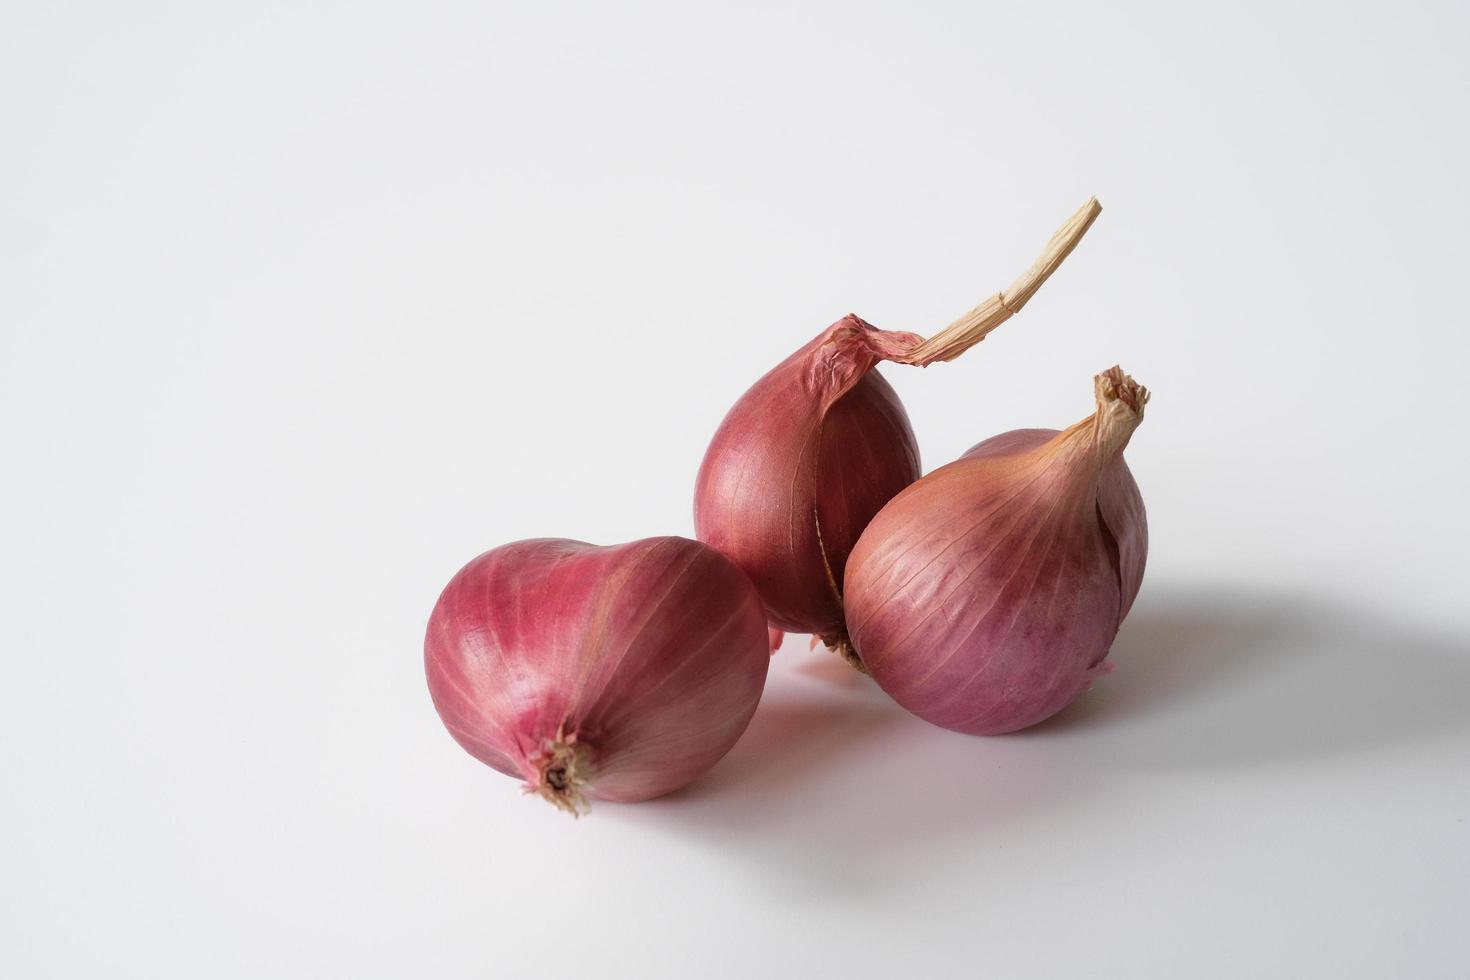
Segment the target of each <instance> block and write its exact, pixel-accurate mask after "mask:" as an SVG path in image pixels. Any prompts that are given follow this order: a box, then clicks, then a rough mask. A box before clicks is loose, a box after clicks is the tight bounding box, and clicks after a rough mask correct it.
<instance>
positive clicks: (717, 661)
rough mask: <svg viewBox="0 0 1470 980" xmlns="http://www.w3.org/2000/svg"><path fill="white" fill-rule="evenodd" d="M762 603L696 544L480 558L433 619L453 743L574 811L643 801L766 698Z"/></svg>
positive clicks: (693, 769) (674, 541)
mask: <svg viewBox="0 0 1470 980" xmlns="http://www.w3.org/2000/svg"><path fill="white" fill-rule="evenodd" d="M770 646H771V636H770V634H769V633H768V631H767V627H766V621H765V614H764V611H763V610H762V608H761V603H760V598H759V596H758V595H757V594H756V591H755V589H754V588H753V587H752V586H751V584H750V582H749V580H748V579H747V578H746V577H745V575H744V574H743V573H741V571H740V570H739V569H738V568H737V567H736V566H735V565H734V564H732V563H731V562H730V561H729V560H728V559H726V558H724V557H723V556H721V555H720V554H718V553H717V552H715V551H714V550H713V549H711V548H708V547H706V546H704V545H702V544H699V543H698V542H696V541H690V540H688V539H685V538H677V537H659V538H647V539H644V540H641V541H634V542H631V543H628V544H623V545H614V546H609V547H597V546H594V545H590V544H586V543H584V542H580V541H568V540H561V539H550V538H542V539H534V540H529V541H518V542H515V543H513V544H507V545H504V546H502V547H499V548H496V549H494V550H492V551H488V552H486V553H485V554H483V555H480V556H479V557H478V558H476V559H474V560H473V561H471V562H470V563H469V564H468V565H466V566H465V567H464V568H463V569H461V570H460V571H459V573H458V574H456V575H455V576H454V578H453V579H452V580H451V581H450V583H449V585H448V586H447V587H446V588H445V589H444V592H443V594H442V595H441V596H440V597H439V601H438V603H437V604H436V605H435V607H434V612H433V614H432V615H431V617H430V619H429V626H428V631H427V634H426V637H425V641H424V668H425V673H426V674H427V677H428V683H429V693H430V694H431V696H432V697H433V700H434V707H435V708H436V709H437V710H438V712H439V716H440V718H441V719H442V720H443V721H444V725H445V727H446V728H448V729H449V733H450V734H451V735H452V736H453V737H454V739H455V741H457V742H459V744H460V745H461V746H462V747H463V748H464V749H465V750H466V751H467V752H469V753H470V755H472V756H474V757H475V758H476V759H479V760H480V761H481V762H483V763H485V764H486V765H488V766H490V767H491V768H493V769H495V770H497V771H499V772H502V773H504V774H506V775H508V776H514V777H518V778H520V779H522V780H523V781H524V783H525V789H526V791H527V792H534V793H537V794H539V795H541V796H543V797H545V798H546V799H547V800H549V801H550V802H552V803H554V804H556V805H557V806H558V807H560V808H562V809H565V810H568V811H569V812H572V813H574V814H575V813H579V812H583V811H585V810H586V808H587V805H588V803H587V801H588V800H591V799H598V800H610V801H618V802H633V801H637V800H646V799H650V798H652V797H656V796H661V795H663V794H665V793H669V792H672V791H673V790H676V789H678V788H680V787H681V786H684V785H685V784H687V783H689V782H690V781H692V780H694V779H695V778H697V777H698V776H700V775H701V774H703V773H704V772H705V771H707V770H708V769H709V768H710V767H711V766H713V765H714V764H715V763H716V762H718V761H719V759H720V758H721V757H722V756H724V754H725V753H726V752H728V751H729V749H730V747H731V746H733V745H734V744H735V742H736V740H737V739H738V738H739V737H740V735H741V733H742V732H744V731H745V727H746V725H747V724H748V723H749V722H750V718H751V715H752V714H754V712H755V707H756V704H757V702H758V701H759V700H760V695H761V690H762V689H763V687H764V686H765V679H766V671H767V668H768V666H769V663H770Z"/></svg>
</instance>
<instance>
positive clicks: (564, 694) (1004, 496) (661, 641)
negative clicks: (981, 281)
mask: <svg viewBox="0 0 1470 980" xmlns="http://www.w3.org/2000/svg"><path fill="white" fill-rule="evenodd" d="M1100 211H1101V207H1100V206H1099V205H1098V203H1097V201H1096V200H1095V199H1094V200H1090V201H1088V202H1087V204H1086V205H1084V206H1083V207H1082V209H1081V210H1079V211H1078V212H1077V213H1076V214H1075V215H1073V216H1072V218H1071V219H1070V220H1069V221H1068V222H1067V223H1066V224H1065V225H1063V226H1062V228H1061V229H1059V230H1058V232H1057V233H1056V235H1054V236H1053V237H1052V239H1051V241H1050V242H1049V243H1048V244H1047V247H1046V249H1045V251H1044V253H1043V255H1042V256H1041V258H1040V259H1038V260H1037V262H1036V263H1035V264H1034V265H1033V266H1032V267H1031V268H1030V269H1029V270H1028V271H1027V272H1026V273H1025V274H1024V275H1022V276H1021V278H1020V279H1018V280H1017V281H1016V282H1015V283H1014V284H1012V286H1011V287H1010V288H1009V289H1007V290H1005V291H1003V292H1001V293H997V294H996V295H995V296H994V297H992V298H991V299H989V300H986V301H985V302H984V303H981V304H980V305H979V306H977V307H976V308H975V309H974V310H972V311H971V312H970V313H968V314H966V315H965V316H964V317H961V318H960V319H959V320H957V321H956V322H955V323H954V324H952V325H951V326H949V327H947V328H945V329H944V330H942V331H940V332H939V333H937V334H935V335H934V336H933V337H932V338H930V339H928V340H925V339H924V338H923V337H920V336H917V335H915V334H910V333H900V332H894V331H884V330H879V329H877V328H875V327H873V326H871V325H869V324H868V323H865V322H864V321H862V320H861V319H859V318H857V317H855V316H846V317H843V318H842V319H841V320H839V321H837V322H836V323H834V324H833V325H832V326H830V327H828V328H827V329H826V330H824V331H823V332H822V333H821V334H819V335H818V336H817V337H816V338H815V339H813V340H812V341H811V342H810V343H808V344H807V345H806V346H804V347H802V348H801V349H800V350H798V351H797V352H796V353H794V354H792V355H791V356H790V357H788V358H787V359H786V360H784V361H782V362H781V363H780V364H779V365H777V366H776V367H775V368H774V369H773V370H772V371H770V372H769V373H767V374H766V375H765V376H764V377H762V378H761V379H760V380H759V381H757V382H756V383H755V384H754V385H753V386H752V387H751V388H750V390H749V391H747V392H746V393H745V395H744V396H742V397H741V399H740V400H739V401H738V402H737V403H736V404H735V406H734V408H732V409H731V410H730V412H729V414H728V415H727V416H726V417H725V420H724V422H723V423H721V425H720V428H719V430H718V431H717V432H716V433H715V436H714V439H713V440H712V441H711V443H710V446H709V449H708V451H707V453H706V455H705V459H704V463H703V465H702V466H701V467H700V470H699V477H698V480H697V484H696V490H695V504H694V515H695V528H696V532H697V534H698V537H699V541H690V540H688V539H685V538H678V537H661V538H648V539H645V540H641V541H634V542H632V543H629V544H623V545H614V546H610V547H595V546H593V545H589V544H585V543H582V542H578V541H567V540H560V539H537V540H530V541H519V542H515V543H513V544H508V545H504V546H502V547H499V548H495V549H494V550H491V551H488V552H486V553H485V554H482V555H480V556H479V557H478V558H476V559H474V560H473V561H471V562H470V563H469V564H468V565H466V566H465V567H464V568H463V569H461V570H460V571H459V573H458V574H457V575H455V576H454V578H453V579H452V580H451V581H450V583H449V585H448V587H446V588H445V590H444V592H443V594H442V595H441V596H440V598H439V601H438V604H437V605H436V606H435V608H434V612H433V614H432V616H431V618H430V620H429V626H428V633H427V637H426V640H425V654H424V657H425V667H426V670H427V674H428V681H429V690H430V693H431V694H432V696H433V699H434V704H435V707H436V708H437V709H438V711H439V715H440V717H441V718H442V719H443V721H444V724H445V725H446V727H447V728H448V729H449V732H450V733H451V734H452V735H453V736H454V738H455V739H456V740H457V741H458V742H459V743H460V744H461V745H462V746H463V747H464V748H465V749H466V750H467V751H468V752H469V753H470V754H471V755H473V756H474V757H475V758H477V759H479V760H480V761H482V762H484V763H486V764H487V765H489V766H491V767H493V768H495V769H497V770H499V771H500V772H502V773H505V774H507V775H510V776H515V777H519V778H520V779H522V780H524V783H525V787H526V789H527V791H528V792H535V793H537V794H539V795H541V796H543V797H545V798H546V799H547V800H549V801H551V802H552V803H554V804H556V805H557V806H559V807H561V808H563V809H566V810H568V811H570V812H572V813H578V812H581V811H582V810H584V809H585V808H586V807H587V801H588V800H589V799H601V800H616V801H634V800H644V799H649V798H652V797H655V796H659V795H662V794H664V793H668V792H670V791H672V790H675V789H677V788H679V787H681V786H683V785H685V784H686V783H688V782H690V781H691V780H693V779H694V778H696V777H697V776H699V775H700V774H701V773H703V772H705V771H706V770H707V769H709V768H710V767H711V766H713V765H714V764H715V762H717V761H718V760H719V759H720V757H722V756H723V755H724V754H725V753H726V752H727V751H729V749H730V747H731V746H733V745H734V744H735V742H736V740H737V739H738V738H739V737H740V735H741V733H742V732H743V731H744V730H745V727H746V725H747V724H748V723H749V721H750V718H751V716H752V715H753V713H754V712H755V709H756V704H757V702H758V701H759V700H760V695H761V691H762V689H763V687H764V685H765V678H766V671H767V667H768V662H769V651H770V649H771V648H772V647H773V646H774V645H776V643H777V642H778V641H779V637H780V632H781V631H790V632H800V633H810V634H812V635H813V636H814V637H818V638H820V639H821V640H822V641H823V642H825V643H826V644H827V645H828V646H829V647H831V648H833V649H835V650H837V651H838V652H839V653H841V654H842V655H843V656H844V657H846V658H847V659H848V660H849V662H851V663H852V664H853V665H854V666H856V667H858V668H859V669H861V670H864V671H865V672H867V673H869V674H871V675H872V677H873V679H874V680H875V681H876V682H877V683H878V684H879V686H880V687H882V688H883V690H884V691H886V692H887V693H888V694H890V695H891V696H892V697H893V698H894V700H896V701H897V702H898V703H899V704H901V705H902V706H903V707H905V708H907V709H908V710H909V711H912V712H913V713H914V714H916V715H918V716H919V717H921V718H924V719H926V720H927V721H930V722H933V723H934V724H936V725H940V726H943V727H945V728H949V729H953V730H955V731H960V732H967V733H972V734H996V733H1002V732H1010V731H1015V730H1017V729H1020V728H1024V727H1026V726H1028V725H1032V724H1035V723H1036V722H1038V721H1041V720H1042V719H1044V718H1047V717H1049V716H1050V715H1052V714H1054V713H1055V712H1057V711H1059V710H1060V709H1061V708H1063V707H1064V706H1066V705H1067V704H1068V703H1069V702H1070V701H1071V700H1072V699H1073V698H1075V697H1076V696H1077V695H1078V694H1079V693H1080V692H1081V691H1082V690H1083V689H1085V688H1086V686H1087V685H1088V684H1089V683H1090V681H1091V679H1092V678H1093V677H1094V676H1096V675H1097V674H1098V673H1100V672H1101V671H1103V670H1104V669H1105V668H1106V666H1107V665H1106V663H1105V662H1104V658H1105V657H1106V656H1107V653H1108V649H1109V647H1110V646H1111V644H1112V641H1113V638H1114V636H1115V635H1116V633H1117V631H1118V627H1119V625H1120V624H1121V622H1122V620H1123V617H1124V616H1126V615H1127V613H1128V609H1129V607H1130V606H1131V605H1132V603H1133V599H1134V597H1135V596H1136V595H1137V593H1138V588H1139V584H1140V582H1141V581H1142V578H1143V566H1144V559H1145V555H1146V552H1147V548H1148V532H1147V526H1146V523H1145V518H1144V509H1143V499H1142V497H1141V496H1140V495H1139V492H1138V486H1137V484H1136V483H1135V482H1134V480H1133V477H1132V475H1131V474H1130V473H1129V471H1128V467H1127V465H1126V464H1125V463H1124V462H1123V449H1124V447H1125V446H1126V445H1127V444H1128V439H1129V437H1130V436H1131V435H1132V433H1133V430H1134V429H1135V428H1136V427H1137V426H1138V424H1139V422H1140V421H1141V420H1142V418H1143V411H1144V405H1145V404H1146V403H1147V401H1148V391H1147V389H1145V388H1143V387H1141V386H1140V385H1138V384H1136V383H1135V382H1134V381H1133V379H1132V378H1130V377H1128V376H1127V375H1125V374H1123V372H1122V371H1121V370H1119V369H1118V368H1116V367H1114V368H1112V369H1110V370H1108V371H1105V372H1103V373H1102V374H1099V375H1097V376H1096V378H1095V379H1094V394H1095V397H1096V409H1095V411H1094V412H1093V414H1092V415H1090V416H1088V417H1087V418H1084V419H1083V420H1082V421H1080V422H1078V423H1077V424H1076V425H1073V426H1072V427H1070V428H1068V429H1065V430H1062V431H1057V430H1053V429H1019V430H1016V431H1013V432H1007V433H1005V434H1003V435H998V436H995V437H993V438H991V439H987V440H985V441H984V442H981V443H980V444H979V445H977V446H975V447H974V448H972V449H971V450H970V451H969V452H967V453H965V454H964V456H962V457H961V458H960V459H958V460H956V461H955V462H953V463H950V464H948V465H947V466H942V467H940V468H939V469H937V470H935V471H934V472H932V473H930V474H929V475H928V476H924V477H922V478H921V476H920V469H919V451H918V446H917V444H916V442H915V439H914V434H913V431H912V429H911V428H910V425H909V420H908V415H907V413H906V412H905V411H904V408H903V405H902V403H901V402H900V401H899V399H898V395H897V394H896V393H895V392H894V390H893V388H892V387H890V386H889V385H888V383H887V382H886V381H884V380H883V378H882V376H881V375H879V374H878V373H877V372H876V371H875V370H874V368H875V366H876V365H877V364H878V362H880V361H892V362H895V363H899V364H911V365H918V366H924V365H928V364H931V363H933V362H935V361H942V360H950V359H952V358H954V357H957V356H959V355H960V354H962V353H963V352H964V351H966V350H968V349H969V348H970V347H972V346H974V345H975V344H976V343H978V342H979V341H980V340H982V339H983V338H984V337H985V335H986V334H987V333H989V332H990V331H991V330H992V329H994V328H995V327H996V326H998V325H1000V324H1001V323H1003V322H1004V321H1005V320H1007V319H1009V318H1010V317H1011V316H1012V315H1014V314H1015V313H1016V312H1017V311H1019V310H1020V309H1021V307H1022V306H1023V305H1025V303H1026V302H1027V301H1028V300H1029V299H1030V298H1031V296H1032V294H1034V293H1035V291H1036V290H1037V289H1038V288H1040V286H1041V284H1042V283H1043V282H1044V281H1045V280H1046V278H1047V277H1048V276H1049V275H1051V273H1052V272H1053V271H1054V270H1055V269H1056V267H1057V266H1058V265H1059V264H1060V263H1061V262H1062V260H1063V259H1064V258H1065V257H1066V256H1067V254H1068V253H1069V252H1070V251H1071V250H1072V249H1073V248H1074V247H1075V246H1076V244H1077V242H1078V241H1079V240H1080V239H1081V237H1082V235H1083V234H1084V233H1085V232H1086V230H1087V229H1088V227H1089V226H1090V225H1091V224H1092V222H1093V220H1094V219H1095V218H1096V217H1097V215H1098V213H1099V212H1100Z"/></svg>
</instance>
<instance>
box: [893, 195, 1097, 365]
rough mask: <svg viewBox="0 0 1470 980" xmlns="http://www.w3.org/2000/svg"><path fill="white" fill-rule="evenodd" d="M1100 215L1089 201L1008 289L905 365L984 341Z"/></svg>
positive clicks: (953, 355) (940, 358) (946, 330)
mask: <svg viewBox="0 0 1470 980" xmlns="http://www.w3.org/2000/svg"><path fill="white" fill-rule="evenodd" d="M1101 213H1102V205H1101V204H1099V203H1098V200H1097V198H1095V197H1090V198H1088V199H1087V203H1086V204H1084V205H1082V207H1080V208H1078V209H1077V213H1076V214H1074V215H1072V217H1070V218H1068V219H1067V223H1066V224H1064V225H1062V226H1061V227H1060V228H1058V229H1057V233H1056V234H1055V235H1052V236H1051V241H1049V242H1047V243H1046V249H1045V250H1044V251H1043V252H1042V253H1041V257H1040V258H1038V259H1037V260H1036V261H1035V262H1034V263H1032V265H1031V268H1029V269H1027V270H1026V271H1025V272H1023V273H1022V274H1021V276H1020V277H1019V278H1018V279H1017V280H1016V281H1015V282H1013V283H1011V285H1010V288H1009V289H1005V290H1002V291H1001V292H998V293H996V294H995V295H994V296H992V297H990V298H989V299H987V300H986V301H985V302H983V303H981V304H980V305H979V306H977V307H975V308H974V309H973V310H971V311H970V312H968V313H966V314H965V315H964V316H962V317H960V318H959V319H958V320H956V321H955V322H954V323H951V324H950V325H949V326H947V327H945V328H944V329H943V330H941V331H939V332H938V333H937V334H935V335H934V336H932V337H930V338H929V339H928V340H926V341H924V342H923V343H922V344H920V345H919V346H918V347H915V348H914V349H913V350H912V351H910V352H909V353H908V355H907V356H905V357H902V358H894V359H895V360H902V361H903V362H904V363H907V364H917V365H921V366H922V365H927V364H933V363H934V362H935V361H951V360H954V359H955V358H956V357H959V356H960V355H961V354H963V353H964V352H965V351H967V350H969V349H970V348H971V347H974V346H975V345H976V344H978V343H980V341H982V340H984V339H985V335H986V334H988V333H990V331H992V330H994V329H995V328H996V327H998V326H1000V325H1001V324H1002V323H1005V322H1006V321H1007V320H1009V319H1010V318H1011V317H1013V316H1015V315H1016V314H1017V313H1020V312H1021V307H1023V306H1025V305H1026V303H1027V302H1028V301H1030V299H1031V297H1032V296H1034V295H1036V291H1037V290H1038V289H1040V288H1041V284H1042V283H1044V282H1046V280H1047V278H1048V277H1049V276H1050V275H1051V274H1052V273H1053V272H1055V271H1057V266H1059V265H1061V264H1062V260H1063V259H1065V258H1066V257H1067V256H1068V255H1070V254H1071V253H1072V249H1074V248H1076V247H1077V243H1078V242H1080V241H1081V240H1082V236H1083V235H1085V234H1087V229H1089V228H1091V227H1092V223H1093V222H1094V221H1096V220H1097V216H1098V215H1099V214H1101Z"/></svg>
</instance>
